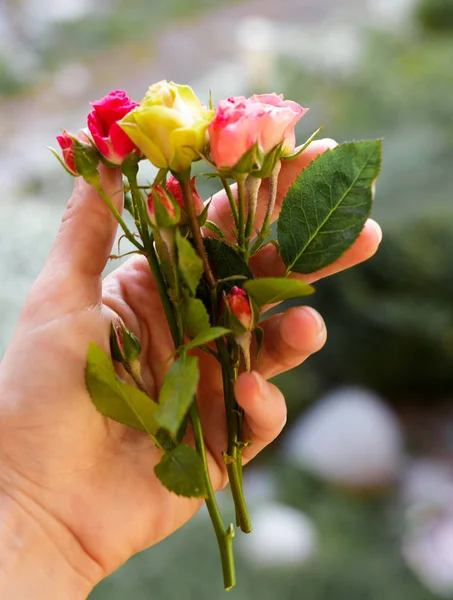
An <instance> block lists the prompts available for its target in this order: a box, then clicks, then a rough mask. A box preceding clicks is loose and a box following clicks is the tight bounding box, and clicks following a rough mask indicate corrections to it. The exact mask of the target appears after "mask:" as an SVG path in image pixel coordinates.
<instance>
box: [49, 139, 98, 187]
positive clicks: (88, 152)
mask: <svg viewBox="0 0 453 600" xmlns="http://www.w3.org/2000/svg"><path fill="white" fill-rule="evenodd" d="M57 142H58V143H59V144H60V148H61V150H62V154H63V160H61V159H60V157H59V156H58V154H56V152H55V151H54V150H52V149H51V150H52V152H53V153H54V154H55V156H56V157H57V158H58V159H59V160H60V162H61V163H62V165H63V166H64V167H65V168H66V170H67V171H68V172H69V173H70V174H71V175H73V176H74V177H78V176H79V175H82V176H84V175H89V174H91V173H93V172H94V171H96V169H97V166H98V164H99V154H98V152H97V150H96V149H95V148H93V146H92V145H91V143H90V138H89V137H88V135H87V131H86V130H83V131H81V132H80V133H79V135H77V136H75V135H73V134H72V133H69V132H68V131H66V130H63V134H62V135H59V136H57Z"/></svg>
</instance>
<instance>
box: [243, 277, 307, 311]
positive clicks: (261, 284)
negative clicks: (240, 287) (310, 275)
mask: <svg viewBox="0 0 453 600" xmlns="http://www.w3.org/2000/svg"><path fill="white" fill-rule="evenodd" d="M244 290H245V291H246V292H247V294H248V295H249V296H250V298H252V300H254V301H255V304H256V305H257V306H258V308H261V307H262V306H265V305H266V304H274V303H275V302H282V300H290V299H291V298H298V297H300V296H309V295H310V294H313V293H314V291H315V289H314V288H313V287H312V286H311V285H308V283H304V282H303V281H299V280H297V279H288V278H285V277H280V278H274V277H262V278H260V279H251V280H250V281H246V282H245V284H244Z"/></svg>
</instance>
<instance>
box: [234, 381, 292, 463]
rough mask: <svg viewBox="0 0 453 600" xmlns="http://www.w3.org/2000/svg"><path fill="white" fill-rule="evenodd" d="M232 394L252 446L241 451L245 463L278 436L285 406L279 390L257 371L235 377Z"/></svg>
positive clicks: (283, 419)
mask: <svg viewBox="0 0 453 600" xmlns="http://www.w3.org/2000/svg"><path fill="white" fill-rule="evenodd" d="M235 394H236V399H237V401H238V404H239V405H240V406H241V407H242V408H243V409H244V411H245V415H246V424H247V425H248V427H249V430H250V431H249V433H250V438H251V445H250V446H247V447H246V448H244V451H243V458H244V462H247V461H249V460H251V459H252V458H253V457H254V456H256V455H257V454H258V453H259V452H261V450H262V449H263V448H264V447H265V446H267V445H268V444H270V443H271V442H272V441H273V440H274V439H275V438H276V437H277V436H278V435H279V434H280V432H281V431H282V429H283V427H284V426H285V423H286V404H285V399H284V397H283V394H282V393H281V391H280V390H279V389H278V388H277V387H276V386H275V385H273V384H272V383H268V382H267V381H266V380H265V379H264V378H263V377H262V376H261V375H260V374H259V373H257V372H256V371H252V372H251V373H243V374H242V375H240V376H239V377H238V380H237V382H236V387H235ZM245 429H246V428H245Z"/></svg>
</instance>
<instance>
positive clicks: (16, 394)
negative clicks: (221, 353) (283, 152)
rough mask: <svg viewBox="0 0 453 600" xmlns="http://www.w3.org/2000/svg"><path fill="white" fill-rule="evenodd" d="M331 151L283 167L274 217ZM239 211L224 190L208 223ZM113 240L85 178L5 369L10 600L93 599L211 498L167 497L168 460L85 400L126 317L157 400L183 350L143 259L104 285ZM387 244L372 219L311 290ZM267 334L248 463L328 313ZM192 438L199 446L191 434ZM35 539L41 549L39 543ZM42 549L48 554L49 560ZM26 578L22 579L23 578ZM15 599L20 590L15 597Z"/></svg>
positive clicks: (280, 421) (209, 373)
mask: <svg viewBox="0 0 453 600" xmlns="http://www.w3.org/2000/svg"><path fill="white" fill-rule="evenodd" d="M328 147H331V142H330V141H329V140H324V141H319V142H314V143H312V144H311V146H310V147H309V148H308V149H307V150H306V151H305V152H304V153H303V154H302V155H301V156H300V157H298V158H297V159H295V160H294V161H292V162H288V163H286V164H285V166H284V169H283V171H282V174H281V176H280V193H279V200H280V202H277V208H276V214H275V215H274V216H275V217H276V216H277V212H278V210H279V206H280V204H281V201H282V199H283V197H284V195H285V193H286V191H287V189H288V187H289V185H290V184H291V183H292V181H293V180H294V179H295V178H296V176H297V175H298V174H299V172H300V171H301V170H302V169H303V168H304V167H305V166H306V165H307V164H308V163H309V162H310V161H311V160H313V158H315V157H316V156H317V155H318V154H320V153H322V152H323V151H324V150H326V149H327V148H328ZM102 178H103V188H104V190H105V191H106V192H107V194H108V195H109V197H110V198H111V200H112V201H113V202H114V203H115V205H116V206H117V207H118V208H121V206H122V202H123V198H122V193H118V190H120V188H121V186H122V182H121V176H120V173H119V172H117V171H113V170H107V169H103V172H102ZM263 193H266V191H265V186H263ZM228 215H229V205H228V202H227V201H226V199H225V197H224V196H223V194H218V195H217V196H216V197H215V198H214V200H213V202H212V204H211V207H210V216H209V218H210V220H213V221H216V222H217V223H218V224H219V225H220V226H221V227H222V229H225V230H227V229H228ZM115 233H116V221H115V220H114V219H113V218H112V216H111V214H110V212H109V210H108V209H107V207H106V206H105V205H104V203H103V202H102V200H101V199H100V198H99V197H98V195H97V193H96V192H95V191H94V190H93V189H92V188H90V187H89V186H88V185H87V184H85V182H84V181H83V180H82V179H81V178H79V179H78V180H77V181H76V187H75V191H74V194H73V196H72V198H71V201H70V203H69V206H68V209H67V211H66V213H65V216H64V218H63V223H62V226H61V229H60V232H59V234H58V236H57V239H56V241H55V244H54V246H53V249H52V251H51V253H50V256H49V259H48V261H47V263H46V265H45V267H44V269H43V271H42V273H41V274H40V276H39V277H38V280H37V281H36V283H35V284H34V286H33V288H32V290H31V292H30V294H29V297H28V299H27V301H26V304H25V307H24V309H23V311H22V314H21V317H20V321H19V324H18V327H17V329H16V332H15V334H14V336H13V339H12V341H11V344H10V346H9V348H8V350H7V352H6V354H5V357H4V359H3V361H2V363H1V365H0V510H1V511H2V512H3V515H2V516H3V520H4V522H6V524H7V527H8V530H9V532H10V536H11V535H12V533H14V539H17V538H18V536H19V538H20V539H22V537H23V538H24V539H25V540H26V542H23V544H26V545H27V544H28V545H27V547H30V548H31V549H32V550H31V551H30V552H29V554H28V555H27V559H28V563H27V560H23V556H22V557H21V552H23V550H21V548H17V549H16V552H17V556H18V562H17V563H16V562H12V563H11V561H10V565H12V567H11V568H12V569H13V571H12V572H13V573H14V574H15V576H12V575H10V577H8V576H7V577H6V579H3V580H2V578H1V576H0V596H1V597H5V598H7V597H11V598H12V597H14V598H24V599H25V598H33V599H37V600H39V599H40V598H46V599H47V600H49V599H52V598H62V597H64V598H68V599H69V598H72V597H74V598H82V597H85V596H86V595H87V594H88V592H89V591H90V590H91V588H92V587H93V586H94V585H95V584H96V583H97V582H98V581H99V580H101V579H102V578H103V577H105V576H106V575H108V574H109V573H111V572H112V571H113V570H115V569H116V568H117V567H118V566H120V565H121V564H122V563H124V562H125V561H126V560H127V559H128V558H129V557H130V556H132V555H133V554H135V553H136V552H138V551H140V550H143V549H144V548H147V547H149V546H151V545H153V544H155V543H157V542H158V541H159V540H161V539H163V538H164V537H166V536H168V535H169V534H171V533H172V532H173V531H175V530H176V529H177V528H178V527H180V526H181V525H182V524H183V523H184V522H186V521H187V520H188V519H189V518H190V517H191V516H192V515H193V514H194V513H195V512H196V511H197V510H198V509H199V507H200V505H201V501H200V500H197V499H186V498H180V497H177V496H175V495H173V494H171V493H169V492H168V491H167V490H166V489H165V488H164V487H163V486H162V485H161V483H160V482H159V481H158V480H157V479H156V477H155V475H154V471H153V468H154V466H155V465H156V464H157V463H158V462H159V460H160V451H159V450H158V449H156V447H155V446H154V444H153V442H152V441H151V440H150V438H149V437H147V436H146V435H145V434H143V433H141V432H137V431H135V430H132V429H130V428H128V427H125V426H123V425H121V424H119V423H116V422H113V421H110V420H108V419H106V418H104V417H103V416H102V415H101V414H100V413H98V412H97V411H96V409H95V408H94V406H93V404H92V402H91V399H90V396H89V394H88V392H87V390H86V385H85V377H84V372H85V363H86V353H87V349H88V345H89V343H90V342H94V343H96V344H97V345H99V346H100V347H102V348H103V349H104V350H105V351H106V352H108V351H109V331H110V323H111V321H112V318H114V316H115V315H118V316H120V317H121V318H122V319H123V321H124V322H125V324H126V326H127V327H129V328H130V329H131V330H132V331H134V333H135V334H136V335H137V336H138V337H139V339H140V341H141V344H142V354H141V357H140V360H141V364H142V373H143V378H144V381H145V383H146V385H147V388H148V389H149V391H150V393H151V395H154V396H155V395H156V392H157V390H158V389H159V387H160V384H161V382H162V380H163V375H164V371H163V365H164V363H165V361H167V359H168V357H169V356H170V354H171V353H172V351H173V346H172V341H171V336H170V333H169V330H168V327H167V321H166V319H165V316H164V313H163V310H162V307H161V303H160V299H159V296H158V293H157V291H156V288H155V286H154V282H153V280H152V277H151V274H150V271H149V268H148V265H147V263H146V260H145V259H144V257H142V256H137V257H134V258H132V259H130V260H129V261H128V262H127V263H126V264H125V265H123V266H122V267H120V268H119V269H118V270H116V271H115V272H114V273H112V274H111V275H109V276H108V277H107V278H106V279H105V281H104V283H103V284H102V282H101V275H102V272H103V269H104V267H105V264H106V262H107V260H108V257H109V254H110V252H111V248H112V244H113V241H114V237H115ZM379 241H380V230H379V228H378V227H377V226H376V224H375V223H374V222H372V221H369V222H368V223H367V225H366V226H365V229H364V230H363V232H362V234H361V235H360V237H359V238H358V240H357V241H356V243H355V244H354V246H353V247H352V248H351V249H350V250H349V251H348V252H347V253H346V254H344V255H343V256H342V257H341V258H340V259H339V260H338V261H337V262H336V263H335V264H334V265H332V266H331V267H328V268H327V269H324V270H323V271H321V272H319V273H316V274H313V275H310V276H306V277H304V280H305V281H308V282H313V281H315V280H316V279H319V278H320V277H324V276H326V275H330V274H332V273H335V272H337V271H339V270H342V269H344V268H347V267H350V266H352V265H354V264H356V263H358V262H360V261H362V260H365V259H366V258H368V257H370V256H371V255H372V254H374V252H375V250H376V248H377V246H378V244H379ZM251 266H252V268H253V269H254V271H255V273H256V274H257V275H259V276H278V275H281V274H282V272H283V271H284V267H283V263H282V262H281V261H280V259H279V257H278V255H277V252H276V250H275V248H274V247H273V246H267V247H266V248H265V249H263V250H262V251H261V252H260V253H258V255H256V257H254V258H253V259H252V261H251ZM262 326H263V328H264V330H265V337H264V340H265V341H264V347H263V350H262V352H261V354H260V359H259V361H258V364H256V365H254V371H253V372H252V373H250V374H242V375H241V376H240V377H239V379H238V381H237V384H236V397H237V401H238V403H239V404H240V405H241V406H242V407H243V408H244V410H245V412H246V417H247V422H248V426H249V428H250V430H251V433H252V445H251V446H250V447H248V448H246V449H245V450H244V455H243V456H244V462H247V461H249V460H250V459H252V458H253V457H254V456H255V455H256V454H257V453H258V452H259V451H261V450H262V448H263V447H264V446H265V445H267V444H268V443H270V442H271V441H272V440H273V439H274V438H275V437H276V436H277V435H278V434H279V433H280V431H281V429H282V427H283V425H284V423H285V418H286V410H285V403H284V399H283V397H282V394H281V393H280V392H279V390H278V389H277V388H276V387H275V386H273V385H272V384H269V383H267V382H266V381H265V379H266V378H269V377H272V376H274V375H276V374H277V373H281V372H283V371H285V370H287V369H290V368H293V367H295V366H296V365H298V364H300V363H301V362H302V361H303V360H305V359H306V358H307V357H308V356H309V355H310V354H312V353H313V352H316V351H317V350H319V349H320V348H321V347H322V345H323V344H324V342H325V339H326V331H325V327H324V324H323V322H322V319H321V317H320V316H319V315H318V314H317V313H315V311H313V310H312V309H311V308H307V307H300V308H292V309H290V310H289V311H287V312H286V313H284V314H281V315H276V316H273V317H271V318H270V319H268V320H266V321H264V322H263V323H262ZM199 358H200V372H201V381H200V385H199V390H198V395H197V397H198V402H199V406H200V411H201V418H202V423H203V430H204V432H205V437H206V444H207V447H208V450H209V456H208V459H209V464H210V472H211V478H212V481H213V484H214V486H215V488H216V489H220V488H221V487H223V486H224V485H225V483H226V481H227V477H226V472H225V469H224V464H223V460H222V455H221V453H222V451H223V450H224V449H225V447H226V444H227V434H226V430H225V415H224V411H225V409H224V404H223V390H222V379H221V374H220V372H219V370H218V364H217V362H216V361H215V360H214V359H213V358H212V357H210V356H209V355H207V354H205V353H200V354H199ZM188 437H189V442H190V432H189V433H188ZM30 536H31V538H32V540H33V541H32V542H30V543H28V541H29V540H30ZM1 537H2V536H1V535H0V538H1ZM27 540H28V541H27ZM0 544H1V542H0ZM23 544H22V543H21V544H20V545H22V546H23ZM0 548H1V545H0ZM33 548H36V549H37V550H39V551H40V552H41V557H40V558H39V559H38V558H37V557H36V556H34V553H33ZM13 550H14V548H13ZM0 556H1V555H0ZM18 565H19V566H18ZM55 565H58V567H57V566H55ZM14 569H16V570H15V571H14ZM17 569H21V572H22V571H23V572H24V575H23V578H22V579H23V581H22V582H21V578H20V577H18V576H17ZM57 572H58V574H56V573H57ZM33 577H35V578H38V580H39V581H36V580H35V581H33ZM12 580H15V581H13V583H11V581H12ZM52 583H53V585H52ZM12 585H15V586H18V585H19V586H20V585H22V586H23V587H19V588H17V587H11V586H12ZM8 586H10V587H8ZM5 590H6V591H5ZM8 590H14V594H13V593H12V592H10V595H9V596H8ZM18 590H19V591H18ZM30 590H32V591H30ZM21 594H22V595H21ZM27 594H28V595H27Z"/></svg>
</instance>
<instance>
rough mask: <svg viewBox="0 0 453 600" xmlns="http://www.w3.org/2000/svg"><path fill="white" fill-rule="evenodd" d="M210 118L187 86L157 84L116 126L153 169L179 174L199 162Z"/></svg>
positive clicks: (208, 112)
mask: <svg viewBox="0 0 453 600" xmlns="http://www.w3.org/2000/svg"><path fill="white" fill-rule="evenodd" d="M213 116H214V112H213V111H212V110H209V109H208V108H206V107H205V106H203V105H202V104H201V102H200V100H199V99H198V98H197V97H196V95H195V94H194V92H193V90H192V88H191V87H189V86H188V85H177V84H176V83H173V82H170V83H169V82H168V81H160V82H159V83H156V84H154V85H152V86H151V87H150V88H149V90H148V93H147V94H146V96H145V97H144V99H143V100H142V102H141V103H140V106H137V107H136V108H135V109H134V110H133V111H131V112H130V113H129V114H127V115H126V116H125V117H124V118H123V119H122V120H121V121H119V123H118V124H119V126H120V127H121V129H122V130H123V131H124V132H125V133H126V134H127V135H128V137H129V138H130V139H131V140H132V142H133V143H134V144H135V145H136V146H138V148H139V149H140V150H141V151H142V152H143V154H144V155H145V156H146V158H147V159H148V160H150V161H151V162H152V163H153V165H155V166H156V167H158V168H159V169H170V170H171V171H174V172H180V171H186V170H187V169H188V168H189V167H190V165H191V164H192V162H194V161H196V160H198V159H199V158H200V156H199V155H200V153H202V152H203V151H204V149H205V147H206V144H207V127H208V125H209V123H210V122H211V120H212V118H213Z"/></svg>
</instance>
